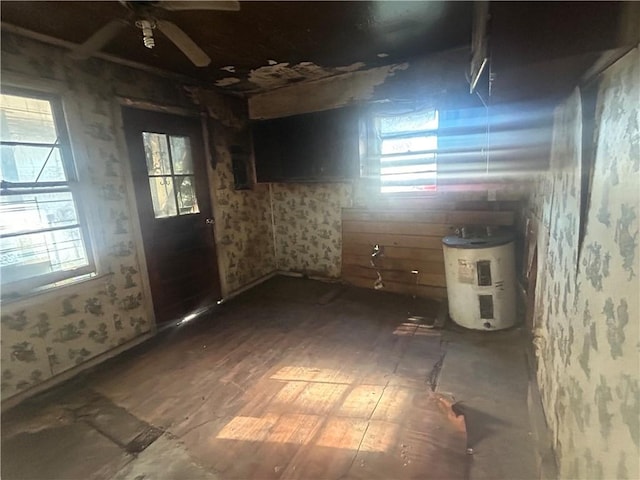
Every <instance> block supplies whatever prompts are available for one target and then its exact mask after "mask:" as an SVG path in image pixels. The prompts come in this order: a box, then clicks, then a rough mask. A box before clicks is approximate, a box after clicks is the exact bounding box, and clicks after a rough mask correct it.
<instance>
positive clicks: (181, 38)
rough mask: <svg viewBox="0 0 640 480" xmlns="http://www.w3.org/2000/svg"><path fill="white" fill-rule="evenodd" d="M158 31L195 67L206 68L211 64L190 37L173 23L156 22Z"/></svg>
mask: <svg viewBox="0 0 640 480" xmlns="http://www.w3.org/2000/svg"><path fill="white" fill-rule="evenodd" d="M158 29H159V30H160V31H161V32H162V33H164V34H165V35H166V36H167V38H169V40H171V41H172V42H173V43H175V44H176V47H178V48H179V49H180V50H181V51H182V53H184V54H185V55H186V56H187V57H188V58H189V60H191V62H193V64H194V65H195V66H196V67H206V66H207V65H209V64H210V63H211V59H210V58H209V55H207V54H206V53H204V51H203V50H202V49H201V48H200V47H199V46H198V45H196V44H195V42H194V41H193V40H191V37H189V35H187V34H186V33H184V31H183V30H182V29H181V28H180V27H178V26H177V25H176V24H175V23H171V22H169V21H167V20H158Z"/></svg>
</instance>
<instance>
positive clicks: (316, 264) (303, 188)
mask: <svg viewBox="0 0 640 480" xmlns="http://www.w3.org/2000/svg"><path fill="white" fill-rule="evenodd" d="M271 195H272V201H273V223H274V226H275V245H276V261H277V265H278V269H279V270H284V271H290V272H299V273H304V274H307V275H316V276H321V277H339V276H340V268H341V261H342V208H345V207H350V206H351V201H352V200H351V197H352V187H351V184H348V183H320V184H273V185H272V192H271Z"/></svg>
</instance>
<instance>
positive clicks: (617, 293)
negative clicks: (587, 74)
mask: <svg viewBox="0 0 640 480" xmlns="http://www.w3.org/2000/svg"><path fill="white" fill-rule="evenodd" d="M638 78H640V51H639V50H638V48H636V49H634V50H632V51H631V52H630V53H628V54H627V55H626V56H625V57H624V58H622V59H621V60H619V61H618V62H617V63H615V64H614V65H613V66H611V67H610V68H609V69H608V70H606V71H605V72H604V73H603V74H602V76H601V78H600V79H599V81H600V83H599V86H598V92H597V108H596V114H595V125H596V127H595V132H596V134H595V139H594V146H595V157H594V160H595V164H594V167H593V176H592V187H591V196H590V198H589V199H588V201H589V204H588V205H589V208H588V210H587V215H586V218H583V219H581V218H580V201H581V200H580V199H581V175H584V174H587V175H588V173H589V172H583V171H581V168H582V167H581V165H582V155H583V154H584V152H583V151H582V148H581V145H582V143H581V142H582V137H583V128H584V124H583V122H582V109H583V105H582V103H581V95H580V92H579V91H578V90H576V91H575V92H574V93H573V94H572V95H571V97H570V98H568V99H567V100H566V101H565V102H564V103H563V104H562V105H560V106H559V107H558V108H557V109H556V114H555V124H554V140H553V146H552V154H551V170H550V171H549V172H548V173H547V174H545V175H544V176H543V177H542V178H541V179H540V182H539V183H538V185H537V187H536V190H535V194H534V195H533V197H532V201H531V206H530V207H531V212H532V219H533V220H534V222H535V224H536V227H537V232H538V233H537V251H538V257H537V258H538V267H537V268H538V270H537V271H538V274H537V286H536V300H535V313H534V321H535V330H534V335H535V340H534V342H535V349H536V357H537V379H538V384H539V387H540V390H541V393H542V400H543V405H544V409H545V413H546V418H547V422H548V425H549V427H550V429H551V431H552V432H553V436H554V445H553V446H554V448H555V451H556V455H557V458H558V461H559V468H560V472H559V473H560V477H561V478H629V479H631V478H638V477H639V476H640V472H639V470H638V468H639V466H638V451H639V449H640V421H639V419H640V406H639V399H640V391H639V387H638V378H639V363H638V338H639V336H640V332H639V329H638V326H639V325H638V324H639V322H638V319H639V318H640V304H639V298H638V291H640V282H639V281H638V274H639V271H640V257H639V255H638V240H639V226H640V221H639V218H638V215H640V190H639V188H638V186H639V185H640V133H639V119H640V114H639V111H638V106H639V105H640V85H639V84H638ZM585 132H586V131H585ZM587 141H590V139H587ZM581 220H582V221H585V222H586V231H585V236H584V241H583V243H582V245H580V244H579V238H580V236H579V231H580V228H579V226H580V221H581Z"/></svg>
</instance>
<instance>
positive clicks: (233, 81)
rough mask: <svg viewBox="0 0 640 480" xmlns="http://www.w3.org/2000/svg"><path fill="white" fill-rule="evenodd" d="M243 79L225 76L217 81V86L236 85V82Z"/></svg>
mask: <svg viewBox="0 0 640 480" xmlns="http://www.w3.org/2000/svg"><path fill="white" fill-rule="evenodd" d="M241 81H242V80H240V79H239V78H237V77H225V78H221V79H220V80H218V81H216V87H229V86H231V85H235V84H236V83H240V82H241Z"/></svg>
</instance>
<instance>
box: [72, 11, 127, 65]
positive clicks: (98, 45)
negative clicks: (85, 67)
mask: <svg viewBox="0 0 640 480" xmlns="http://www.w3.org/2000/svg"><path fill="white" fill-rule="evenodd" d="M126 26H127V22H126V21H125V20H123V19H121V18H117V19H114V20H111V21H110V22H109V23H107V24H106V25H104V26H103V27H102V28H100V29H99V30H97V31H96V32H95V33H94V34H93V35H91V36H90V37H89V38H88V39H87V40H86V41H85V42H84V43H82V44H80V45H78V46H77V47H76V48H74V49H73V50H71V52H70V53H69V55H70V56H71V58H75V59H76V60H84V59H85V58H89V57H90V56H91V55H93V54H94V53H95V52H97V51H99V50H100V49H102V47H104V46H105V45H106V44H107V43H109V41H110V40H111V39H112V38H113V37H115V36H116V35H117V34H118V33H119V32H120V30H122V29H123V28H124V27H126Z"/></svg>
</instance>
